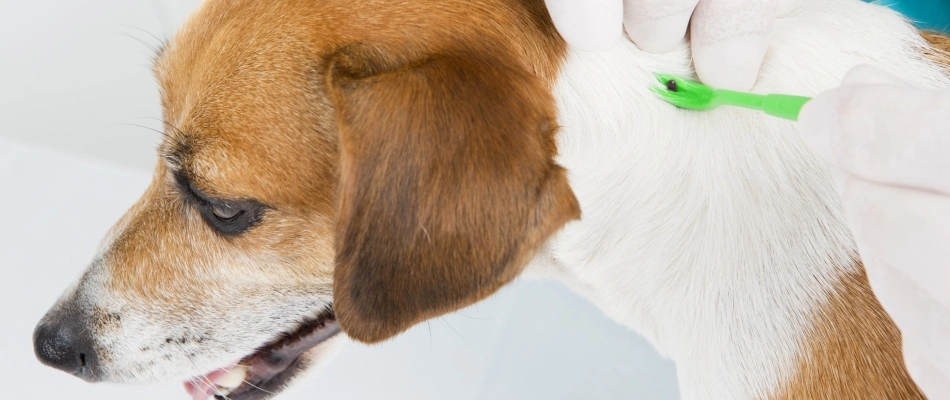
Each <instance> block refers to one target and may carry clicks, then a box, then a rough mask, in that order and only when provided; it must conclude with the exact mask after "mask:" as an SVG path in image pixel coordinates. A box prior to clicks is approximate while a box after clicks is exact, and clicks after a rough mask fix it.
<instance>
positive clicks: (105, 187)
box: [0, 0, 677, 400]
mask: <svg viewBox="0 0 950 400" xmlns="http://www.w3.org/2000/svg"><path fill="white" fill-rule="evenodd" d="M196 5H197V1H196V0H148V1H146V0H135V1H128V0H96V1H94V2H92V1H75V0H46V1H42V2H29V1H13V0H4V1H2V2H0V272H2V273H3V276H0V354H3V356H4V360H3V361H4V362H2V363H0V376H2V377H3V378H4V382H5V385H4V388H3V389H2V390H0V392H2V393H3V394H2V395H0V397H3V398H10V399H59V398H69V399H79V400H81V399H120V398H136V399H174V398H186V396H185V393H184V391H183V390H182V389H181V387H180V384H177V383H176V384H169V385H159V386H153V387H147V388H143V387H124V386H114V385H89V384H86V383H83V382H81V381H80V380H78V379H76V378H73V377H71V376H68V375H66V374H65V373H61V372H59V371H55V370H53V369H50V368H47V367H44V366H42V365H40V364H39V362H37V361H36V360H35V359H34V358H33V354H32V353H33V351H32V345H31V343H30V340H31V333H32V329H33V325H34V324H35V323H36V322H37V321H38V320H39V318H40V317H41V316H42V314H43V313H44V312H45V310H46V309H47V307H49V306H50V305H51V304H52V302H53V301H54V300H55V298H56V297H57V296H58V295H59V293H60V292H61V291H62V289H63V288H64V287H65V286H66V285H67V284H68V283H69V282H71V281H72V280H73V279H74V278H75V277H76V276H77V274H78V273H79V272H80V271H81V270H82V269H83V268H84V264H85V262H87V261H88V259H89V258H90V257H91V255H92V253H93V249H94V247H95V245H96V243H97V242H98V240H99V238H100V237H101V235H102V234H103V233H104V232H105V230H106V229H107V228H108V226H109V225H110V224H111V223H112V222H113V221H114V220H115V219H116V218H117V217H118V216H119V215H121V213H122V212H124V210H125V208H126V207H128V206H129V205H130V204H131V203H132V201H133V200H134V199H135V198H137V197H138V195H139V194H140V193H141V191H142V190H143V188H144V187H145V185H146V184H147V183H148V171H149V170H150V169H151V167H152V165H153V164H154V162H155V154H154V147H155V144H156V143H158V140H159V135H158V134H157V133H155V132H152V131H149V130H148V129H146V128H143V127H138V126H133V125H141V126H145V127H151V128H156V129H157V128H160V127H161V123H160V122H158V121H157V120H156V118H158V117H159V116H160V110H159V105H158V94H157V90H156V89H155V85H154V83H153V81H152V77H151V72H150V70H149V62H150V57H151V52H150V50H149V48H148V46H147V45H146V44H142V43H140V42H139V41H144V42H145V43H147V44H151V45H154V44H156V43H158V39H156V38H154V37H152V35H155V36H157V37H159V38H165V37H168V36H170V35H171V34H172V33H173V32H174V30H175V29H176V27H177V26H178V25H179V24H180V23H181V21H182V20H183V19H184V18H185V16H187V15H188V13H189V12H190V11H191V10H192V9H193V8H194V7H195V6H196ZM128 124H132V125H128ZM676 397H677V391H676V384H675V371H674V369H673V366H672V364H671V363H669V362H668V361H665V360H663V359H661V358H660V357H659V356H658V355H657V354H656V353H655V352H654V351H653V350H652V348H651V347H650V346H649V344H647V343H646V342H644V341H643V339H641V338H640V337H639V336H637V335H635V334H633V333H631V332H629V331H628V330H627V329H625V328H623V327H620V326H618V325H616V324H615V323H613V322H612V321H610V320H608V319H607V318H606V317H604V316H603V315H602V314H601V313H600V311H599V310H597V309H596V308H595V307H593V306H592V305H590V304H589V303H588V302H586V301H585V300H583V299H581V298H579V297H577V296H576V295H574V294H573V293H571V292H569V291H568V290H567V289H565V288H564V287H562V286H560V285H558V284H554V283H550V282H526V281H524V282H517V283H515V284H514V285H511V286H510V287H508V288H506V289H505V290H502V291H501V292H500V293H499V294H498V295H496V296H494V297H492V298H491V299H489V300H487V301H485V302H482V303H480V304H478V305H476V306H474V307H472V308H470V309H467V310H464V311H462V312H461V313H457V314H453V315H450V316H447V317H445V318H444V319H437V320H434V321H431V322H430V323H428V324H425V325H420V326H418V327H416V328H415V329H413V330H411V331H410V332H408V333H406V334H404V335H402V336H400V337H399V338H397V339H395V340H393V341H390V342H387V343H385V344H383V345H381V346H375V347H367V346H362V345H357V344H352V343H350V344H347V345H346V347H345V348H344V350H343V351H342V352H341V354H340V355H339V356H338V357H337V358H336V359H335V360H334V361H333V362H332V363H331V364H330V365H328V366H327V367H326V368H325V369H324V370H322V371H319V372H318V373H316V374H314V375H313V376H311V377H309V378H307V379H305V380H304V381H303V382H302V383H301V384H300V385H298V387H297V388H295V389H293V390H291V391H289V392H287V393H286V394H285V395H284V396H280V397H278V398H283V399H287V400H290V399H312V398H319V399H380V398H386V399H416V400H418V399H542V398H543V399H672V398H676Z"/></svg>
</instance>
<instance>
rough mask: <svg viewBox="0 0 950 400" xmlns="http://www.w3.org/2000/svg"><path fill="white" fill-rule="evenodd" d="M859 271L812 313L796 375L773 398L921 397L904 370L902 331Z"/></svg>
mask: <svg viewBox="0 0 950 400" xmlns="http://www.w3.org/2000/svg"><path fill="white" fill-rule="evenodd" d="M859 269H860V271H861V273H860V274H854V275H848V276H844V277H843V278H842V280H841V282H840V283H839V286H838V288H837V290H836V292H835V293H833V294H832V296H831V297H829V298H828V300H827V302H826V303H825V305H824V306H823V307H821V308H820V309H819V310H818V312H817V313H816V314H815V320H814V322H813V324H814V325H813V327H812V329H811V330H810V331H809V332H808V333H807V335H806V337H808V338H809V339H808V342H807V343H806V344H805V349H806V351H805V352H804V353H803V354H801V355H800V357H799V360H798V368H797V370H798V372H797V373H796V374H795V375H794V376H793V377H792V379H791V380H790V381H788V382H787V383H786V384H785V386H784V387H783V388H782V389H781V390H780V391H779V394H778V395H777V396H774V398H775V399H788V400H793V399H829V400H834V399H839V400H845V399H847V400H850V399H855V400H857V399H862V400H875V399H880V400H889V399H923V398H924V396H923V394H922V393H921V392H920V389H918V388H917V385H916V384H914V382H913V380H912V379H911V378H910V375H908V374H907V369H906V368H905V366H904V358H903V355H902V350H901V334H900V331H899V330H898V329H897V327H896V326H894V323H893V322H892V321H891V319H890V317H889V316H888V315H887V313H885V312H884V309H882V308H881V305H880V303H878V301H877V299H876V298H875V297H874V294H873V293H872V292H871V287H870V286H869V285H868V280H867V276H866V275H865V273H864V266H862V265H859Z"/></svg>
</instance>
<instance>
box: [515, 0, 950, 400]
mask: <svg viewBox="0 0 950 400" xmlns="http://www.w3.org/2000/svg"><path fill="white" fill-rule="evenodd" d="M842 15H848V16H849V18H846V19H842V18H837V17H839V16H842ZM808 32H812V33H813V34H811V35H809V36H808V37H809V38H810V39H809V40H808V41H805V40H800V39H798V37H799V36H801V35H804V34H806V33H808ZM831 32H839V33H844V34H836V35H832V34H830V33H831ZM772 43H773V44H772V48H771V50H770V52H769V54H768V55H767V57H766V60H765V63H764V65H763V68H762V71H761V74H760V77H759V80H758V84H757V87H756V91H757V92H761V93H790V94H799V95H814V94H815V93H818V92H820V91H822V90H825V89H828V88H831V87H833V86H834V85H835V84H836V83H837V82H838V80H839V79H840V78H841V77H842V76H843V75H844V74H845V72H846V71H847V70H848V69H849V68H850V67H853V66H855V65H857V64H861V63H871V64H875V65H877V66H880V67H884V68H887V69H889V70H891V71H892V72H894V73H897V74H898V75H901V76H905V77H907V78H908V79H911V80H913V81H916V83H918V84H921V85H923V86H931V85H935V84H937V85H940V84H943V85H946V84H948V78H947V76H946V75H943V74H942V73H941V72H940V69H939V68H938V67H936V66H934V65H933V64H931V63H929V62H927V61H924V60H923V59H922V58H921V57H920V52H919V49H917V48H915V46H916V45H920V46H923V45H924V42H923V41H922V40H921V39H920V36H919V34H918V33H917V31H916V30H915V29H913V28H912V27H910V26H909V25H907V24H906V23H905V22H904V21H903V20H901V19H900V18H898V17H897V16H896V15H894V14H893V13H892V12H890V11H888V10H885V9H883V8H881V7H878V6H874V5H868V4H864V3H861V2H858V1H849V0H836V1H828V2H816V3H815V4H813V5H810V6H808V7H806V8H803V9H802V11H801V12H800V13H799V14H797V15H795V16H794V17H792V18H788V19H785V20H781V21H778V22H777V23H776V27H775V32H774V34H773V39H772ZM688 60H689V54H688V49H687V47H686V46H685V45H684V46H683V47H681V48H680V49H678V50H676V51H674V52H672V53H669V54H664V55H650V54H647V53H644V52H641V51H639V50H638V49H637V48H636V47H635V46H634V45H633V44H631V43H629V42H628V41H626V40H624V41H623V43H621V44H618V45H617V46H615V47H614V48H613V49H611V50H609V51H607V52H602V53H585V52H570V53H569V55H568V58H567V60H566V62H565V63H564V65H563V66H562V70H561V74H560V76H559V79H558V81H557V82H556V85H555V95H556V96H557V101H558V107H559V124H560V125H561V131H560V134H559V140H558V147H559V152H560V157H559V159H558V162H559V163H561V164H562V165H564V166H565V167H566V168H567V169H568V170H569V172H570V178H571V185H572V188H573V189H574V192H575V194H576V195H577V197H578V200H579V201H580V203H581V207H582V220H581V221H580V222H576V223H573V224H570V225H568V226H567V227H565V228H564V229H563V230H562V231H561V232H560V233H559V234H558V235H557V236H556V237H555V238H554V239H552V240H551V241H550V242H549V243H548V245H547V247H546V248H545V249H544V250H543V251H542V253H541V254H540V255H539V256H538V258H537V259H536V260H535V262H533V263H532V264H531V266H529V272H533V273H538V274H542V275H547V276H554V277H557V278H559V279H561V280H563V281H564V282H565V283H567V284H568V285H569V286H571V287H572V288H574V289H575V290H577V291H578V292H580V293H581V294H583V295H585V296H587V297H588V298H590V299H591V300H592V301H593V302H594V303H596V304H597V305H598V306H600V307H601V308H602V309H603V310H604V311H605V312H606V313H607V314H608V315H609V316H611V317H612V318H614V319H616V320H617V321H619V322H620V323H622V324H625V325H627V326H629V327H631V328H633V329H634V330H636V331H637V332H639V333H641V334H643V335H644V336H645V337H646V338H647V339H649V340H650V341H651V342H652V343H653V344H654V345H655V346H656V347H657V348H658V349H659V350H660V352H661V353H663V354H665V355H667V356H668V357H670V358H672V359H673V360H674V361H676V363H677V369H678V376H679V379H680V386H681V391H682V395H683V397H684V398H704V399H710V398H723V399H747V398H765V397H775V398H783V397H784V398H807V396H810V395H814V396H819V394H821V396H826V395H830V397H828V398H863V397H867V396H864V395H869V397H878V398H882V397H881V396H884V397H888V396H887V395H886V394H890V395H893V396H894V397H893V398H914V397H915V396H919V392H917V391H916V388H915V387H914V386H913V383H912V382H910V379H909V378H908V377H907V375H906V372H905V371H904V367H903V363H902V359H901V357H900V349H899V342H900V341H899V334H898V332H897V330H896V329H895V328H894V327H893V324H892V323H891V322H890V320H889V319H888V318H887V316H886V314H884V313H883V311H882V310H881V309H880V306H879V305H878V303H877V302H876V300H875V299H874V298H873V295H872V294H871V293H870V289H869V288H868V285H867V281H866V279H865V278H864V275H863V269H862V268H861V266H860V263H859V262H858V261H856V260H857V259H858V257H857V255H856V251H855V246H854V243H853V241H852V239H851V236H850V233H849V231H848V229H847V228H846V225H845V222H844V219H843V216H842V213H841V210H840V206H839V201H838V198H837V194H836V192H835V190H834V188H833V186H832V179H831V176H830V175H829V173H828V171H827V169H826V166H825V164H824V163H823V162H822V161H821V160H819V159H818V158H817V157H816V156H815V155H813V154H812V153H811V152H810V151H809V150H808V149H807V148H806V146H805V145H804V143H803V142H802V141H801V140H800V138H799V137H798V133H797V131H796V130H795V126H794V124H793V123H791V122H787V121H783V120H778V119H774V118H772V117H768V116H764V115H761V114H757V113H755V112H752V111H745V110H738V109H721V110H718V111H715V112H709V113H701V112H691V111H684V110H678V109H675V108H673V107H671V106H669V105H667V104H665V103H663V102H661V101H659V100H657V99H656V98H654V97H653V94H652V93H650V91H649V87H650V85H652V84H655V81H654V78H653V77H652V73H653V72H666V73H673V74H678V75H687V76H688V75H690V74H691V73H692V71H691V70H689V62H688ZM867 331H871V332H874V333H873V334H868V333H867ZM854 396H857V397H854Z"/></svg>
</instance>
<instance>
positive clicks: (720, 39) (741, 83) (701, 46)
mask: <svg viewBox="0 0 950 400" xmlns="http://www.w3.org/2000/svg"><path fill="white" fill-rule="evenodd" d="M777 8H778V0H701V1H700V2H699V5H697V6H696V11H695V12H694V13H693V19H692V22H690V39H691V44H692V49H693V64H694V65H695V67H696V74H697V75H699V79H700V80H702V81H703V83H705V84H707V85H710V86H713V87H717V88H722V89H731V90H740V91H747V90H749V89H752V86H753V85H755V81H756V78H758V76H759V68H760V67H761V66H762V60H763V58H764V57H765V52H766V50H768V47H769V39H770V36H771V33H772V28H773V26H774V25H775V15H776V11H777Z"/></svg>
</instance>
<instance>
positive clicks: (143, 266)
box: [50, 0, 950, 399]
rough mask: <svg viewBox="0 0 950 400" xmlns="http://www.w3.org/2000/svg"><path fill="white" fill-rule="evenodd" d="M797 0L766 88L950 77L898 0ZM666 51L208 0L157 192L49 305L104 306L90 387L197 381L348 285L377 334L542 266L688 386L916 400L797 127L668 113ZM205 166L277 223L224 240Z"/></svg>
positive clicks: (91, 317) (762, 86)
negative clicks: (212, 221)
mask: <svg viewBox="0 0 950 400" xmlns="http://www.w3.org/2000/svg"><path fill="white" fill-rule="evenodd" d="M802 3H804V4H803V5H802V6H801V7H800V8H798V9H796V10H794V12H792V13H791V14H790V15H788V16H785V17H783V18H782V19H780V20H778V21H777V22H776V24H775V30H774V33H773V35H772V44H771V47H770V50H769V53H768V54H767V56H766V58H765V62H764V65H763V67H762V70H761V73H760V76H759V79H758V81H757V84H756V87H755V89H754V91H756V92H760V93H793V94H800V95H813V94H816V93H818V92H820V91H822V90H825V89H829V88H831V87H833V86H835V85H836V84H837V82H838V80H839V79H840V78H841V77H842V76H843V75H844V73H845V72H846V71H847V70H848V69H849V68H851V67H853V66H855V65H858V64H862V63H868V64H872V65H875V66H877V67H880V68H883V69H885V70H888V71H890V72H892V73H895V74H897V75H898V76H901V77H903V78H905V79H907V80H909V81H910V82H912V83H914V84H916V85H918V86H922V87H936V86H943V87H946V86H948V85H950V76H948V74H947V71H946V69H944V66H946V65H947V64H948V60H947V59H946V58H942V57H943V56H942V55H941V53H940V52H939V51H937V50H934V49H933V48H932V47H931V45H930V44H929V43H928V41H927V40H925V39H924V38H923V37H922V36H921V34H920V33H919V32H918V31H917V30H915V29H914V28H912V27H911V26H910V25H909V24H908V23H907V22H905V21H904V20H903V19H902V18H901V17H899V16H898V15H896V14H895V13H893V12H892V11H889V10H887V9H885V8H883V7H881V6H877V5H872V4H866V3H863V2H860V1H858V0H827V1H818V0H815V1H805V2H802ZM932 40H933V41H935V42H936V41H938V40H941V39H939V38H936V37H934V38H932ZM943 47H944V48H947V47H950V46H947V44H946V42H944V44H943ZM653 72H667V73H673V74H678V75H684V76H690V75H691V74H692V73H693V71H692V69H691V66H690V60H689V51H688V48H687V45H686V44H684V45H683V46H681V47H680V48H679V49H676V50H675V51H673V52H671V53H668V54H660V55H657V54H648V53H645V52H642V51H640V50H639V49H637V47H636V46H634V45H633V44H632V43H630V42H629V41H627V40H622V41H621V42H620V43H618V44H617V45H615V46H614V47H612V48H611V49H609V50H608V51H605V52H600V53H585V52H581V51H575V50H572V49H570V48H568V47H567V46H566V45H565V44H564V43H563V41H562V40H561V39H560V38H559V36H558V35H557V33H556V31H555V30H554V28H553V27H552V25H551V23H550V19H549V17H548V16H547V14H546V11H545V10H544V7H543V4H542V2H541V1H538V0H479V1H468V0H466V1H461V0H419V1H411V2H400V1H368V0H367V1H353V0H345V1H344V0H327V1H313V0H272V1H250V0H239V1H223V0H209V1H207V2H206V4H205V5H204V6H203V7H202V8H201V10H200V11H198V13H197V14H196V15H195V16H194V17H192V18H191V20H190V21H189V22H188V23H187V24H186V26H185V27H184V28H183V29H182V31H181V32H180V33H179V34H178V35H177V36H176V38H175V39H174V40H173V41H171V42H170V43H169V44H168V45H167V47H166V48H165V49H164V50H163V52H162V53H161V54H160V55H159V56H158V58H157V61H156V64H155V73H156V75H157V77H158V81H159V84H160V87H161V90H162V104H163V107H164V118H165V120H166V122H167V124H168V127H169V128H168V129H167V130H166V134H167V138H166V140H165V141H164V143H163V144H162V145H161V148H160V152H161V154H162V156H163V157H162V159H161V160H160V161H159V163H158V165H157V167H156V170H155V174H154V178H153V182H152V185H151V187H150V188H149V189H148V191H147V192H146V193H145V194H144V196H143V197H142V198H141V200H139V202H138V203H136V204H135V205H134V206H133V207H132V208H131V210H129V212H128V213H127V214H126V215H125V216H124V217H123V218H122V219H121V220H120V221H119V222H118V223H117V224H116V226H115V228H114V229H113V230H112V232H111V233H110V234H109V236H108V237H107V238H106V239H105V240H104V241H103V244H102V246H101V249H100V251H99V252H98V255H97V256H96V258H95V260H94V261H93V263H92V265H91V267H90V268H89V269H88V271H87V272H86V273H85V274H84V275H83V277H82V279H81V280H80V282H79V283H78V284H77V285H76V287H75V288H73V289H71V290H69V291H67V293H66V294H65V295H64V296H63V298H62V299H61V300H60V302H59V303H57V305H56V306H54V309H53V310H52V311H51V314H50V315H54V316H55V315H63V314H64V313H71V315H75V316H81V318H83V324H84V325H85V326H86V327H87V329H89V330H90V332H92V334H93V336H94V342H95V344H94V346H95V348H96V354H97V357H98V363H99V370H98V371H96V374H97V377H96V379H102V380H109V381H118V382H150V381H159V380H180V379H185V378H188V377H189V376H193V375H195V374H196V373H198V372H204V371H208V370H210V369H213V368H216V367H220V366H222V365H226V364H227V363H229V362H232V361H233V360H236V359H239V358H241V357H242V356H244V355H246V354H248V353H250V352H252V351H253V350H254V349H255V348H257V347H258V346H260V345H261V344H262V343H265V342H267V341H269V340H271V339H273V338H274V337H276V336H278V335H280V334H281V333H282V332H286V331H290V330H293V329H294V326H295V324H297V323H298V322H299V321H301V320H302V319H304V318H307V317H312V316H313V315H315V314H316V313H319V312H320V311H322V310H323V309H324V308H325V307H327V306H328V305H329V304H331V302H333V304H334V309H335V312H336V315H337V318H338V319H339V321H340V324H341V326H342V327H343V329H344V331H345V332H346V333H347V334H349V335H350V336H351V337H353V338H355V339H357V340H361V341H367V342H376V341H380V340H385V339H387V338H390V337H392V336H393V335H396V334H398V333H399V332H401V331H403V330H405V329H407V328H408V327H409V326H412V325H413V324H416V323H418V322H421V321H423V320H425V319H428V318H431V317H434V316H437V315H441V314H444V313H446V312H450V311H453V310H457V309H459V308H461V307H464V306H466V305H469V304H471V303H474V302H476V301H478V300H480V299H482V298H484V297H486V296H488V295H490V294H491V293H493V292H494V291H495V290H497V289H498V288H499V287H501V286H502V285H504V284H506V283H507V282H509V281H511V280H512V279H514V278H515V277H516V276H518V275H519V274H520V273H522V272H524V273H525V274H527V275H532V276H543V277H551V278H555V279H558V280H561V281H563V282H565V283H566V284H567V285H569V286H570V287H572V288H573V289H575V290H576V291H577V292H579V293H581V294H583V295H584V296H586V297H587V298H589V299H590V300H591V301H593V302H594V303H595V304H597V305H598V306H599V307H600V308H601V309H602V310H603V311H604V312H605V313H606V314H608V315H609V316H610V317H612V318H614V319H615V320H617V321H619V322H620V323H622V324H624V325H626V326H629V327H630V328H632V329H634V330H636V331H637V332H639V333H641V334H643V335H644V336H645V337H647V338H648V339H649V340H650V341H651V342H652V343H653V344H654V345H655V346H656V347H657V349H659V351H660V352H661V353H663V354H665V355H666V356H668V357H670V358H671V359H673V360H674V361H675V362H676V365H677V371H678V377H679V382H680V385H681V393H682V396H683V398H686V399H698V398H702V399H753V398H754V399H765V398H774V399H805V398H809V399H812V398H814V399H819V398H820V399H825V398H827V399H896V398H921V397H922V395H921V394H920V392H919V391H918V390H917V388H916V386H915V385H914V384H913V382H912V381H911V380H910V378H909V377H908V376H907V373H906V371H905V369H904V366H903V362H902V358H901V348H900V346H901V344H900V334H899V332H898V330H897V329H896V328H895V327H894V325H893V324H892V323H891V321H890V319H889V318H888V317H887V315H886V314H885V313H884V312H883V310H882V309H881V307H880V305H879V304H878V303H877V301H876V300H875V298H874V296H873V295H872V293H871V291H870V289H869V287H868V284H867V280H866V278H865V276H864V272H863V268H862V266H861V263H860V261H859V260H860V258H859V255H858V254H857V253H856V249H855V246H854V243H853V241H852V238H851V234H850V233H849V231H848V229H847V227H846V226H845V222H844V220H843V218H842V214H841V210H840V204H839V201H838V196H837V194H836V193H835V190H834V188H833V186H832V182H831V177H830V175H829V173H828V170H827V166H826V165H825V164H824V163H823V162H822V161H821V160H820V159H819V158H818V157H816V155H814V154H813V153H812V152H811V151H809V149H808V148H807V147H806V146H805V144H804V143H803V142H802V140H801V139H800V138H799V134H798V132H797V131H796V128H795V124H794V123H791V122H788V121H784V120H779V119H774V118H772V117H767V116H763V115H761V114H758V113H755V112H751V111H745V110H739V109H722V110H718V111H716V112H706V113H700V112H690V111H684V110H679V109H676V108H673V107H672V106H669V105H668V104H665V103H663V102H661V101H659V100H658V99H656V98H655V97H654V96H653V95H652V94H651V92H650V91H649V88H650V86H651V85H654V84H655V82H654V78H653V76H652V73H653ZM182 177H184V178H185V179H182ZM182 182H186V183H187V184H188V185H190V186H191V187H193V188H194V190H195V191H197V192H200V193H202V194H203V195H204V196H207V197H209V198H214V199H221V200H224V201H237V200H246V201H253V202H254V204H257V205H259V206H261V207H262V208H261V210H262V211H261V216H260V218H259V219H260V220H259V221H258V222H257V223H256V224H254V226H253V227H251V228H250V229H248V230H247V231H245V232H241V233H239V234H232V235H225V234H221V233H220V232H216V231H215V230H214V229H213V228H212V227H210V226H209V225H208V224H207V223H206V222H205V221H204V219H203V218H202V216H201V215H200V214H201V212H200V210H199V209H200V207H202V206H201V204H198V203H196V202H195V201H194V200H193V199H189V198H188V196H190V195H187V194H184V193H182V192H183V191H187V189H185V188H182ZM199 203H200V202H199Z"/></svg>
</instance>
